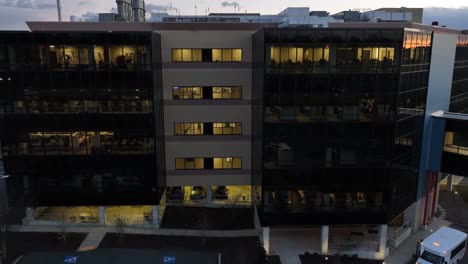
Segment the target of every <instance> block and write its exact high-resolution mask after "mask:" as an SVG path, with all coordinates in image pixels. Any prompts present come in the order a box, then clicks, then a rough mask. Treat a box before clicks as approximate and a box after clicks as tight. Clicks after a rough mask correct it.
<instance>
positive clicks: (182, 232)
mask: <svg viewBox="0 0 468 264" xmlns="http://www.w3.org/2000/svg"><path fill="white" fill-rule="evenodd" d="M18 231H19V232H58V231H59V228H58V227H57V226H45V225H44V226H41V225H34V226H33V225H26V226H21V227H20V228H19V230H18ZM67 232H73V233H94V232H97V233H104V234H105V233H116V232H117V230H116V229H115V227H113V226H68V227H67ZM124 233H125V234H145V235H161V236H200V235H205V236H207V237H252V236H258V231H257V230H255V229H248V230H232V231H227V230H192V229H149V228H148V229H143V228H124Z"/></svg>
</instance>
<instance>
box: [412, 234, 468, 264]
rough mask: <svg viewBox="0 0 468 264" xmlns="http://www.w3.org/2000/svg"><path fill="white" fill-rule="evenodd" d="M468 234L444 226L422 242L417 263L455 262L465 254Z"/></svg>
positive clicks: (452, 263) (437, 263)
mask: <svg viewBox="0 0 468 264" xmlns="http://www.w3.org/2000/svg"><path fill="white" fill-rule="evenodd" d="M466 238H467V235H466V234H465V233H463V232H461V231H459V230H456V229H453V228H450V227H442V228H440V229H439V230H437V231H436V232H434V233H433V234H431V235H430V236H428V237H427V238H426V239H424V241H423V242H421V244H420V248H419V253H418V257H419V258H418V261H417V262H416V263H417V264H454V263H458V262H459V261H460V260H461V259H462V258H463V256H464V255H465V250H466Z"/></svg>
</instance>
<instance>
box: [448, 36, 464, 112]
mask: <svg viewBox="0 0 468 264" xmlns="http://www.w3.org/2000/svg"><path fill="white" fill-rule="evenodd" d="M454 66H455V68H454V71H453V83H452V93H451V98H450V112H457V113H468V36H467V35H459V36H458V41H457V50H456V53H455V65H454Z"/></svg>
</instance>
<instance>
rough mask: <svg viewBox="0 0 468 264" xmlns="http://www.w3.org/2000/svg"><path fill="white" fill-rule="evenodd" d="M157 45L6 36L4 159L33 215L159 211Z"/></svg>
mask: <svg viewBox="0 0 468 264" xmlns="http://www.w3.org/2000/svg"><path fill="white" fill-rule="evenodd" d="M153 39H155V38H153ZM153 44H155V43H154V41H153V40H152V35H151V33H26V32H25V33H21V32H14V33H13V32H2V33H0V69H1V71H0V98H1V99H0V113H3V118H2V119H0V122H1V125H0V126H1V130H2V131H1V137H2V154H3V156H4V160H5V167H6V169H7V170H8V171H9V173H11V174H12V175H15V176H16V177H15V179H16V181H17V183H16V184H17V185H18V188H21V189H24V192H25V194H26V197H27V198H28V201H29V202H30V203H31V204H32V205H51V204H54V203H56V204H58V205H73V204H78V205H93V204H96V205H105V204H157V203H158V202H159V200H158V192H157V190H158V183H157V174H156V173H157V172H156V171H157V170H156V169H157V168H156V165H155V164H156V162H155V161H156V154H155V153H156V145H157V143H156V142H155V138H156V135H155V131H156V129H155V110H154V108H155V107H154V105H155V101H154V100H155V99H154V98H155V92H154V91H155V89H154V85H155V81H154V77H153V75H154V73H153V65H152V63H153V62H152V61H153V59H152V57H153V55H155V54H152V50H153V49H152V45H153ZM156 44H157V43H156ZM13 128H14V129H13Z"/></svg>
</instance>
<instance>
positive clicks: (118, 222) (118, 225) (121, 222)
mask: <svg viewBox="0 0 468 264" xmlns="http://www.w3.org/2000/svg"><path fill="white" fill-rule="evenodd" d="M125 226H126V224H125V219H123V218H122V217H117V218H115V219H114V227H115V230H116V231H117V237H118V238H119V239H123V238H124V234H125Z"/></svg>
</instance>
